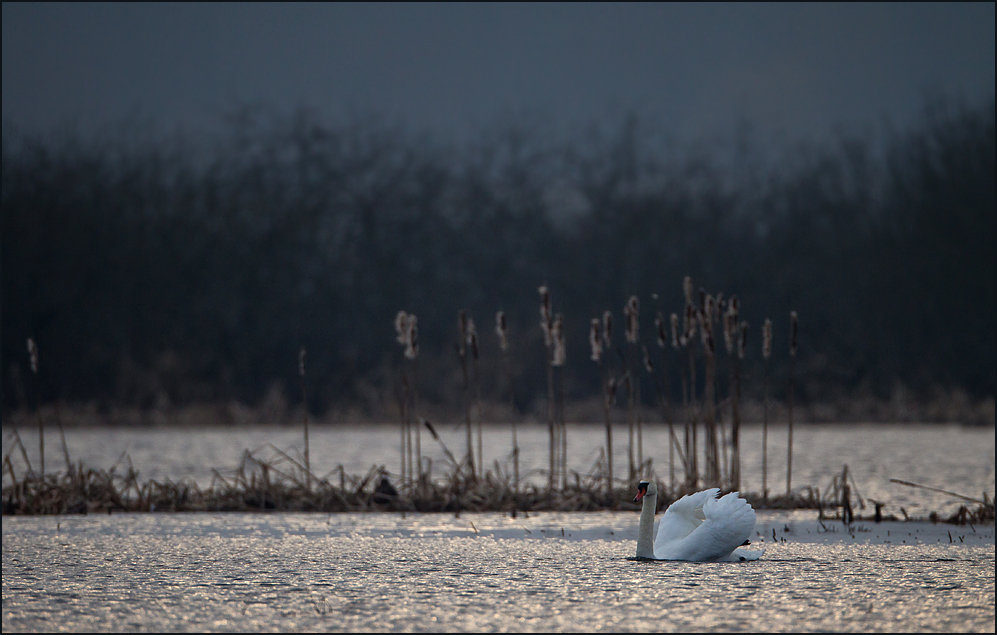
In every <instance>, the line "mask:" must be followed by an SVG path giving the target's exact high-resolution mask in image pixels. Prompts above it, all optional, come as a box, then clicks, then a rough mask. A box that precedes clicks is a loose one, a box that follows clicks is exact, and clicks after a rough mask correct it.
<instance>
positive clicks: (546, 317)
mask: <svg viewBox="0 0 997 635" xmlns="http://www.w3.org/2000/svg"><path fill="white" fill-rule="evenodd" d="M537 293H539V294H540V329H541V330H542V331H543V337H544V339H543V342H544V366H545V367H546V368H547V433H548V437H549V439H548V461H549V465H548V469H549V475H548V488H549V489H550V491H552V492H553V491H554V489H555V487H554V485H555V483H554V481H555V479H556V478H557V470H556V465H555V451H556V448H557V435H556V431H555V424H554V365H553V354H552V350H551V349H552V347H553V344H554V341H553V337H552V336H551V335H552V333H551V331H552V330H553V322H554V314H553V313H552V312H551V304H550V290H549V289H548V288H547V285H542V286H541V287H539V288H538V289H537Z"/></svg>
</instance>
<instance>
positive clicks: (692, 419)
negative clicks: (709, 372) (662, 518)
mask: <svg viewBox="0 0 997 635" xmlns="http://www.w3.org/2000/svg"><path fill="white" fill-rule="evenodd" d="M682 286H683V290H684V291H685V319H684V327H685V328H684V332H683V335H682V339H683V341H682V346H684V347H685V349H686V352H687V354H688V358H689V374H688V391H687V392H688V401H687V409H686V429H685V444H686V449H685V455H686V457H687V459H688V468H689V469H688V470H687V471H686V479H685V486H686V489H690V490H692V489H696V487H697V485H698V483H699V459H698V454H699V453H698V452H697V448H696V445H697V444H696V428H697V425H698V422H697V418H698V417H697V414H696V410H697V409H696V351H695V345H694V344H693V341H694V338H695V337H696V308H695V306H693V303H692V278H690V277H689V276H686V277H685V279H684V280H683V283H682Z"/></svg>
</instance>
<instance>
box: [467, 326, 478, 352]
mask: <svg viewBox="0 0 997 635" xmlns="http://www.w3.org/2000/svg"><path fill="white" fill-rule="evenodd" d="M466 333H467V335H466V337H467V346H468V347H469V348H470V349H471V357H472V358H473V359H478V329H477V328H475V326H474V320H472V319H471V318H467V329H466Z"/></svg>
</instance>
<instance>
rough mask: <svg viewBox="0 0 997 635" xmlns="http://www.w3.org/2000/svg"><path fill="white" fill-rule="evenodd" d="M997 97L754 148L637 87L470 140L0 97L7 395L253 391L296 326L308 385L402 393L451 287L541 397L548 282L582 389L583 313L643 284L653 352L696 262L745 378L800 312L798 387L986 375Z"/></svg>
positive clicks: (431, 357) (185, 397)
mask: <svg viewBox="0 0 997 635" xmlns="http://www.w3.org/2000/svg"><path fill="white" fill-rule="evenodd" d="M994 114H995V113H994V102H993V100H991V101H990V102H989V103H988V104H985V105H983V106H979V107H971V106H965V105H957V104H953V103H951V102H938V103H935V104H933V105H929V106H928V107H926V108H925V111H924V115H923V117H922V118H921V120H920V121H919V123H918V124H917V125H916V126H914V127H912V128H910V129H908V130H905V131H900V132H897V131H893V132H878V133H876V134H866V135H851V136H849V135H845V134H841V135H838V136H837V137H835V138H834V139H833V140H831V141H827V142H825V143H823V144H820V145H811V146H809V147H803V148H796V149H792V150H787V151H785V152H784V153H782V154H781V155H779V157H778V158H777V159H775V160H773V161H770V162H768V163H766V162H764V161H760V160H757V157H758V156H759V154H758V147H757V145H753V144H752V143H750V140H749V141H745V139H744V138H739V139H735V140H734V141H733V142H732V143H730V144H729V147H728V146H716V147H709V146H707V145H702V144H701V145H689V146H683V147H681V148H678V147H676V146H675V145H674V144H670V143H668V142H667V141H666V140H665V139H664V138H663V137H661V136H660V135H657V134H653V133H654V131H651V130H648V129H647V125H646V123H644V122H640V121H638V120H637V119H636V118H635V117H632V116H631V117H626V118H624V119H623V120H622V121H619V122H616V123H615V124H610V125H604V126H602V127H599V126H592V127H590V128H589V129H585V130H581V131H577V132H575V133H571V134H562V135H560V136H558V135H555V134H553V133H551V132H549V131H548V129H547V128H546V127H545V126H544V123H543V122H542V121H533V120H529V119H525V118H524V119H520V120H516V121H512V122H507V123H505V124H499V125H495V126H494V127H492V128H490V129H487V130H484V131H481V132H480V134H479V135H478V136H477V137H475V138H474V139H473V140H472V141H471V142H469V143H467V144H465V145H462V146H456V145H448V144H442V143H437V142H435V141H434V140H433V139H432V138H429V137H427V136H426V135H418V134H412V133H411V132H410V131H408V130H406V129H404V128H403V127H400V126H395V125H388V124H384V123H381V122H379V121H377V120H375V119H364V118H358V119H354V120H350V121H347V122H343V123H335V124H332V123H329V122H326V121H323V120H321V119H320V118H318V117H316V116H313V115H310V114H308V113H307V112H304V111H302V112H299V113H297V114H295V115H292V116H287V117H282V116H274V115H265V114H263V113H260V112H259V111H254V110H252V109H246V110H244V111H241V112H238V113H236V114H235V115H234V116H232V117H231V120H230V121H229V122H228V124H227V125H226V127H225V128H224V132H223V133H220V134H218V135H217V136H215V137H213V138H212V139H211V140H209V141H205V142H203V143H199V144H195V143H187V142H183V141H178V140H176V139H173V138H168V137H166V136H163V137H161V138H158V137H156V135H146V136H145V137H142V139H140V140H138V141H136V140H135V139H131V140H129V139H117V140H110V139H102V140H100V139H98V140H92V139H91V140H83V139H82V138H81V137H80V136H76V135H71V134H67V135H62V136H58V135H53V136H49V137H40V136H30V135H24V134H20V133H18V132H17V131H16V130H15V129H14V128H13V127H12V126H9V125H7V126H5V129H4V133H3V155H2V160H3V166H2V171H3V176H2V197H3V201H2V228H0V230H2V249H3V251H2V261H3V350H2V354H3V359H2V369H3V381H2V385H3V406H4V409H10V408H15V407H17V406H18V405H20V404H21V403H24V402H25V400H26V399H27V400H29V401H30V402H32V403H33V401H34V397H32V396H31V392H32V391H33V390H35V388H33V387H34V386H37V390H38V395H39V399H40V400H41V401H51V400H54V399H65V400H91V399H96V400H98V401H99V402H101V403H103V404H109V403H124V404H133V405H139V406H143V407H153V406H164V405H168V404H171V403H172V404H180V403H187V402H192V401H198V400H227V399H233V398H235V399H239V400H242V401H245V402H247V403H256V402H258V401H259V400H260V399H261V397H262V396H263V395H264V394H265V392H266V391H267V389H268V387H269V386H271V385H272V383H273V382H275V381H278V382H282V383H283V384H284V385H285V386H286V387H287V390H288V392H289V393H290V394H291V395H292V396H293V394H295V392H294V391H293V389H294V387H295V386H297V385H298V384H297V381H298V378H297V377H296V374H297V372H298V365H297V360H298V351H299V349H300V348H301V347H302V346H304V347H305V348H306V349H307V350H308V382H309V385H310V388H309V397H310V399H311V400H312V403H311V404H310V405H311V407H312V408H313V409H314V410H317V411H322V410H324V409H326V408H328V407H330V406H331V405H333V404H335V403H344V402H356V403H358V404H363V403H372V402H376V401H377V400H389V401H390V399H391V392H392V391H393V390H395V384H394V382H395V381H396V374H395V369H396V368H397V365H398V364H399V360H400V356H401V350H400V349H399V347H398V346H397V345H396V343H395V342H394V337H395V333H394V328H393V320H394V317H395V315H396V313H397V312H398V311H399V310H405V311H408V312H409V313H412V314H415V315H417V316H418V326H419V347H420V358H419V363H420V368H419V373H420V384H421V385H420V391H421V396H422V398H423V399H426V400H429V401H436V402H448V401H449V402H456V400H458V399H459V396H458V393H459V390H460V388H459V386H460V381H461V380H460V370H459V369H460V367H459V364H458V362H457V357H456V353H455V338H456V336H457V315H458V311H459V310H460V309H465V310H466V311H467V315H469V316H471V317H472V318H473V319H474V320H475V321H476V323H477V325H478V332H479V334H480V341H481V355H482V358H483V360H482V366H481V367H482V369H483V371H482V372H483V373H485V375H486V380H485V381H483V383H482V386H483V396H484V397H486V398H488V397H493V398H495V399H500V398H501V391H502V390H503V388H502V386H501V384H502V380H501V378H500V369H499V366H500V364H499V363H498V359H499V358H498V352H497V341H496V340H497V338H496V336H495V334H494V320H495V312H496V311H497V310H499V309H502V310H504V311H505V314H506V316H507V318H508V320H509V334H510V347H511V350H510V352H511V355H512V358H513V363H514V366H515V369H514V370H515V374H514V376H515V379H516V396H517V403H518V405H519V406H520V407H521V408H527V407H529V406H530V404H531V402H532V401H533V400H534V399H543V398H544V396H545V387H546V383H545V375H544V372H545V371H544V365H543V364H544V360H543V351H544V347H543V343H542V334H541V332H540V328H539V305H538V296H537V287H538V286H539V285H541V284H546V285H547V286H548V287H549V288H550V290H551V295H552V299H553V303H554V310H555V311H557V312H562V313H563V314H564V320H565V322H564V325H565V333H566V335H567V341H568V364H567V370H566V375H565V376H566V378H567V380H566V384H565V386H566V390H567V392H568V394H569V395H571V396H575V397H591V396H597V395H599V394H600V392H599V391H600V388H599V376H598V372H597V370H596V368H595V364H594V363H593V362H591V361H589V359H588V356H589V353H588V341H587V335H588V325H589V321H590V320H591V318H593V317H599V316H601V315H602V312H603V311H604V310H607V309H608V310H611V311H613V313H614V315H615V316H616V317H617V318H618V319H619V318H621V317H622V308H623V305H624V303H625V302H626V300H627V298H628V297H629V296H630V295H631V294H636V295H638V296H639V298H640V299H641V301H642V305H641V314H640V320H641V322H642V326H643V329H642V338H643V341H645V343H647V345H648V347H649V348H651V349H652V353H653V354H655V355H656V354H657V353H656V352H655V351H654V350H653V349H654V347H655V345H654V335H653V326H652V325H653V319H654V314H655V311H656V310H661V311H663V312H664V315H665V316H666V317H667V316H668V315H669V314H670V313H671V312H673V311H674V312H678V313H679V314H680V315H681V310H682V307H683V302H684V297H683V294H682V279H683V277H684V276H686V275H690V276H692V279H693V282H694V284H695V286H696V287H697V288H698V287H700V286H701V287H704V288H705V289H706V290H707V291H709V292H711V293H716V292H717V291H723V292H724V294H725V296H730V295H731V294H737V295H738V296H739V297H740V299H741V315H742V317H743V318H744V319H746V320H747V321H748V322H749V324H750V333H751V335H750V337H749V354H748V359H747V360H746V367H745V374H746V377H748V378H750V377H751V376H752V373H754V374H755V375H756V376H760V370H759V369H760V365H761V361H760V360H761V355H760V353H759V351H758V349H759V347H760V341H761V336H760V332H761V325H762V322H763V320H764V319H765V318H766V317H770V318H772V319H773V322H774V324H775V333H776V336H775V350H776V353H775V354H774V355H773V359H772V363H773V367H772V368H773V376H777V375H778V373H779V372H784V369H783V371H780V368H781V366H783V365H785V364H787V363H788V353H787V351H786V350H785V349H786V347H787V346H788V344H787V340H788V328H789V327H788V321H789V312H790V311H791V310H796V311H797V312H798V313H799V316H800V352H799V357H798V359H797V372H798V376H799V377H800V378H801V380H802V381H803V383H802V385H798V387H797V395H798V397H797V398H800V397H802V398H804V399H807V398H810V399H814V398H822V397H826V396H829V395H832V394H839V393H840V392H841V391H844V392H846V393H847V392H848V391H852V390H856V389H858V388H861V387H865V388H867V389H869V390H872V391H873V392H874V393H876V394H879V395H881V396H885V395H887V394H889V392H890V390H891V389H892V387H893V385H894V383H895V382H896V381H898V380H899V381H902V382H903V383H904V384H906V385H907V386H908V387H909V388H910V389H912V390H913V391H915V392H919V393H922V394H924V393H927V392H929V391H931V390H932V389H934V388H936V387H954V386H960V387H963V388H965V389H966V390H968V391H969V392H970V393H971V394H974V395H976V396H988V395H993V394H994V383H995V372H994V350H995V348H994V323H995V305H994V291H995V280H994V271H995V266H994V265H995V262H994V256H993V251H992V246H993V244H994V239H995V236H997V232H995V227H994V220H995V215H997V212H995V209H997V208H995V199H994V179H995V166H994V119H995V117H994ZM766 165H769V166H771V167H765V166H766ZM652 294H657V298H656V299H655V296H654V295H652ZM618 323H619V322H618ZM618 336H619V337H622V336H621V335H618ZM28 337H33V338H34V339H35V341H36V342H37V343H38V346H39V349H40V358H41V361H40V370H39V376H38V378H37V382H35V381H34V380H33V379H31V378H29V376H28V372H29V371H28V369H27V362H26V360H27V352H26V348H25V342H26V339H27V338H28ZM619 342H622V339H621V340H619ZM619 342H618V344H619ZM752 348H753V349H754V350H753V351H751V350H750V349H752ZM780 351H782V352H781V354H780ZM613 354H614V355H615V353H613ZM677 358H678V356H675V355H673V358H672V359H673V361H674V363H676V364H678V361H677ZM672 376H673V381H675V382H677V381H678V372H673V373H672ZM489 378H491V379H489ZM756 383H757V382H756ZM25 386H28V388H27V390H26V389H25V388H24V387H25ZM676 386H677V383H676ZM779 386H780V384H779V382H776V383H775V384H773V388H774V394H776V396H778V395H779V391H780V387H779ZM801 390H802V394H800V391H801ZM26 394H27V395H28V396H26ZM645 394H648V395H650V394H653V393H652V391H650V390H647V391H646V392H645ZM677 394H678V389H677V388H676V389H675V391H674V392H673V395H677Z"/></svg>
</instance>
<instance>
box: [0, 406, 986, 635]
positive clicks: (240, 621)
mask: <svg viewBox="0 0 997 635" xmlns="http://www.w3.org/2000/svg"><path fill="white" fill-rule="evenodd" d="M7 432H8V431H7V430H6V429H5V442H4V454H5V455H6V454H7V453H8V452H9V451H10V449H11V446H10V438H9V435H8V434H7ZM440 434H441V437H442V438H443V441H444V442H445V443H446V444H447V445H448V447H450V448H451V449H452V450H453V451H455V452H457V451H458V450H459V448H462V447H463V442H464V437H463V434H462V432H461V431H460V430H459V429H457V428H455V427H451V426H441V429H440ZM21 435H22V438H23V439H24V442H25V445H26V446H27V449H28V451H29V458H30V459H31V460H32V461H33V462H34V464H35V465H37V454H36V453H37V436H34V433H33V431H30V430H22V431H21ZM546 435H547V432H546V429H545V427H543V426H522V427H521V428H520V437H519V438H520V445H521V447H522V448H523V456H522V471H523V474H524V475H527V474H529V477H530V478H532V479H534V480H536V481H540V480H542V478H543V475H542V474H541V473H540V472H538V471H537V470H540V469H541V468H542V467H543V465H544V462H545V461H546V452H547V436H546ZM603 435H604V431H603V429H602V428H600V427H598V426H571V425H569V428H568V455H569V464H570V467H571V468H572V469H575V470H578V471H580V472H581V473H583V474H584V473H585V472H587V471H588V470H589V469H590V468H591V466H592V464H593V463H594V462H595V460H596V457H597V456H598V452H599V448H600V447H601V445H602V443H603V440H604V436H603ZM615 435H616V437H615V439H616V444H617V445H616V448H617V450H618V451H617V452H616V453H615V461H616V465H617V466H623V465H625V461H626V450H625V444H624V440H625V439H626V429H625V428H622V427H618V428H617V429H616V431H615ZM66 436H67V445H68V447H69V452H70V454H71V456H72V457H73V459H74V460H76V459H82V460H83V461H84V462H85V463H86V464H88V465H93V466H96V467H103V468H107V467H110V466H111V465H113V464H114V463H115V461H117V460H118V458H119V456H120V455H121V454H122V453H124V452H127V454H128V455H129V456H130V457H131V460H132V462H133V464H134V466H135V467H136V468H137V469H138V470H139V471H140V473H141V476H142V478H156V479H164V478H171V479H174V480H175V479H179V478H188V479H193V480H196V481H197V482H198V483H200V484H201V485H207V484H208V483H209V482H210V478H211V468H212V467H218V468H226V467H234V466H235V465H236V464H237V463H238V461H239V459H240V456H241V454H242V452H243V451H244V450H245V449H247V448H248V449H255V448H257V447H259V446H262V445H264V444H266V443H272V444H273V445H275V446H277V447H279V448H281V449H283V450H287V451H289V452H291V453H292V454H293V453H295V452H296V451H298V450H299V449H300V448H301V433H300V430H297V429H294V428H267V427H259V428H249V429H246V428H216V429H208V430H172V429H151V430H128V429H111V428H96V429H71V430H67V431H66ZM56 438H57V437H55V435H52V436H49V437H48V443H47V448H48V450H47V457H46V458H47V464H48V465H49V466H58V465H59V464H60V463H61V448H60V447H59V445H58V442H57V441H56ZM795 438H796V443H795V447H794V476H793V483H794V487H797V486H800V485H817V486H819V487H821V489H824V488H825V487H826V486H827V484H828V483H829V482H830V480H831V478H832V477H833V475H834V474H836V473H839V472H840V470H841V467H842V465H843V464H845V463H847V464H848V465H849V467H850V469H851V471H852V473H853V475H854V477H855V480H856V483H857V485H858V487H859V490H860V493H861V494H862V495H863V496H866V497H872V498H875V499H877V500H883V501H886V502H887V506H886V508H884V512H885V513H895V514H897V515H898V516H899V515H900V513H899V508H900V507H905V509H906V510H907V511H908V512H909V513H910V514H911V515H912V516H924V515H926V514H927V512H929V511H931V510H937V511H940V512H942V513H949V512H951V511H953V510H954V509H955V508H957V507H958V506H959V505H960V504H961V501H959V500H958V499H954V498H952V497H950V496H947V495H945V494H941V493H937V492H930V491H926V490H922V489H913V488H909V487H905V486H902V485H897V484H894V483H890V481H889V479H890V478H891V477H892V478H899V479H903V480H908V481H913V482H917V483H921V484H923V485H927V486H931V487H936V488H941V489H946V490H949V491H955V492H959V493H962V494H965V495H968V496H974V497H975V496H982V493H983V492H984V491H986V492H988V495H989V496H993V491H994V429H993V428H989V429H987V428H982V429H981V428H965V427H960V426H923V425H922V426H919V425H888V426H882V425H877V426H873V425H865V426H863V425H837V426H833V425H832V426H828V425H824V426H801V427H799V428H798V429H797V431H796V434H795ZM509 440H510V435H509V429H508V428H506V427H503V426H486V427H485V443H484V446H485V455H486V460H487V463H488V464H489V465H490V466H492V465H494V463H493V462H494V461H498V462H499V464H500V465H501V466H502V468H503V469H508V448H509ZM785 442H786V437H785V430H784V429H779V428H778V427H775V428H774V429H773V430H772V431H771V434H770V437H769V444H770V445H769V452H770V455H769V461H770V463H769V467H770V472H769V488H770V489H771V490H772V491H774V492H781V491H784V487H785ZM311 444H312V445H311V456H312V462H313V466H314V468H315V471H316V472H318V473H319V474H320V475H321V474H325V473H327V472H330V471H331V470H333V469H334V468H335V467H336V466H337V465H339V464H343V465H344V467H345V468H346V470H347V472H348V473H355V474H358V473H365V472H366V471H367V470H368V469H369V468H370V466H371V465H373V464H377V465H385V466H386V467H387V468H388V470H389V471H396V470H397V461H398V459H397V444H398V433H397V429H396V428H394V427H388V426H369V427H353V428H349V429H347V428H343V427H326V426H314V427H313V428H312V434H311ZM742 447H743V457H744V463H743V465H744V485H743V487H742V489H743V490H747V491H759V490H760V488H761V471H760V465H761V431H760V429H759V428H757V427H752V426H749V427H748V428H747V429H746V431H745V433H744V435H743V446H742ZM423 448H424V450H425V453H426V455H427V456H429V457H430V458H432V459H433V461H434V474H436V475H437V476H439V475H440V474H441V472H442V468H441V463H442V457H443V452H442V449H441V448H440V447H439V446H438V445H436V444H435V443H433V442H432V440H431V439H430V438H429V437H428V436H424V437H423ZM644 448H645V455H651V456H654V457H655V462H654V465H655V469H656V471H657V473H658V474H659V476H660V477H662V478H664V479H666V480H667V478H668V473H669V471H668V465H667V437H666V436H665V435H664V433H663V430H662V429H661V427H657V428H655V427H654V426H648V428H647V429H646V430H645V436H644ZM11 458H12V460H13V463H14V467H15V469H16V470H22V469H23V468H24V466H23V465H22V464H21V458H20V456H19V453H13V454H12V456H11ZM617 469H620V468H619V467H618V468H617ZM7 478H8V474H7V473H6V472H5V473H4V483H5V484H6V483H7ZM868 512H869V510H868V509H867V510H865V512H863V513H868ZM636 526H637V514H636V513H635V512H615V513H614V512H599V513H587V514H582V513H578V514H558V513H543V514H530V515H528V516H527V515H522V514H521V515H520V516H519V517H518V518H511V517H509V516H505V515H502V514H466V513H465V514H462V515H461V516H460V517H454V516H453V515H439V514H427V515H413V514H409V515H407V516H405V515H401V514H394V513H371V514H335V515H327V514H266V513H258V514H115V515H113V516H99V515H90V516H55V517H4V518H3V630H4V632H7V631H39V630H65V631H77V630H81V631H95V630H96V631H120V630H135V631H160V630H167V631H178V630H210V631H233V630H268V631H284V630H288V631H290V630H333V631H350V630H368V631H369V630H378V631H380V630H420V631H433V630H449V631H457V630H460V631H474V630H511V631H533V630H537V631H550V630H572V631H612V630H634V631H651V630H663V631H685V630H698V631H706V630H750V631H767V630H768V631H793V630H810V631H813V630H827V631H910V630H927V631H962V630H972V631H988V632H994V528H993V525H992V524H990V525H988V526H986V527H969V528H967V527H953V526H951V525H932V524H930V523H882V524H866V525H863V524H862V523H856V524H854V525H852V527H851V530H850V531H849V530H848V529H846V528H845V526H844V525H842V524H840V523H825V524H821V523H820V522H819V521H817V519H816V513H815V512H811V511H800V512H759V514H758V525H757V526H756V532H755V535H754V536H752V538H751V540H752V543H753V545H752V548H757V547H758V546H762V547H765V548H766V552H765V555H764V556H763V557H762V559H761V560H759V561H757V562H751V563H738V564H733V563H730V564H696V563H675V562H671V563H656V562H638V561H635V560H629V559H628V558H629V557H631V556H633V555H634V553H635V551H636Z"/></svg>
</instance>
